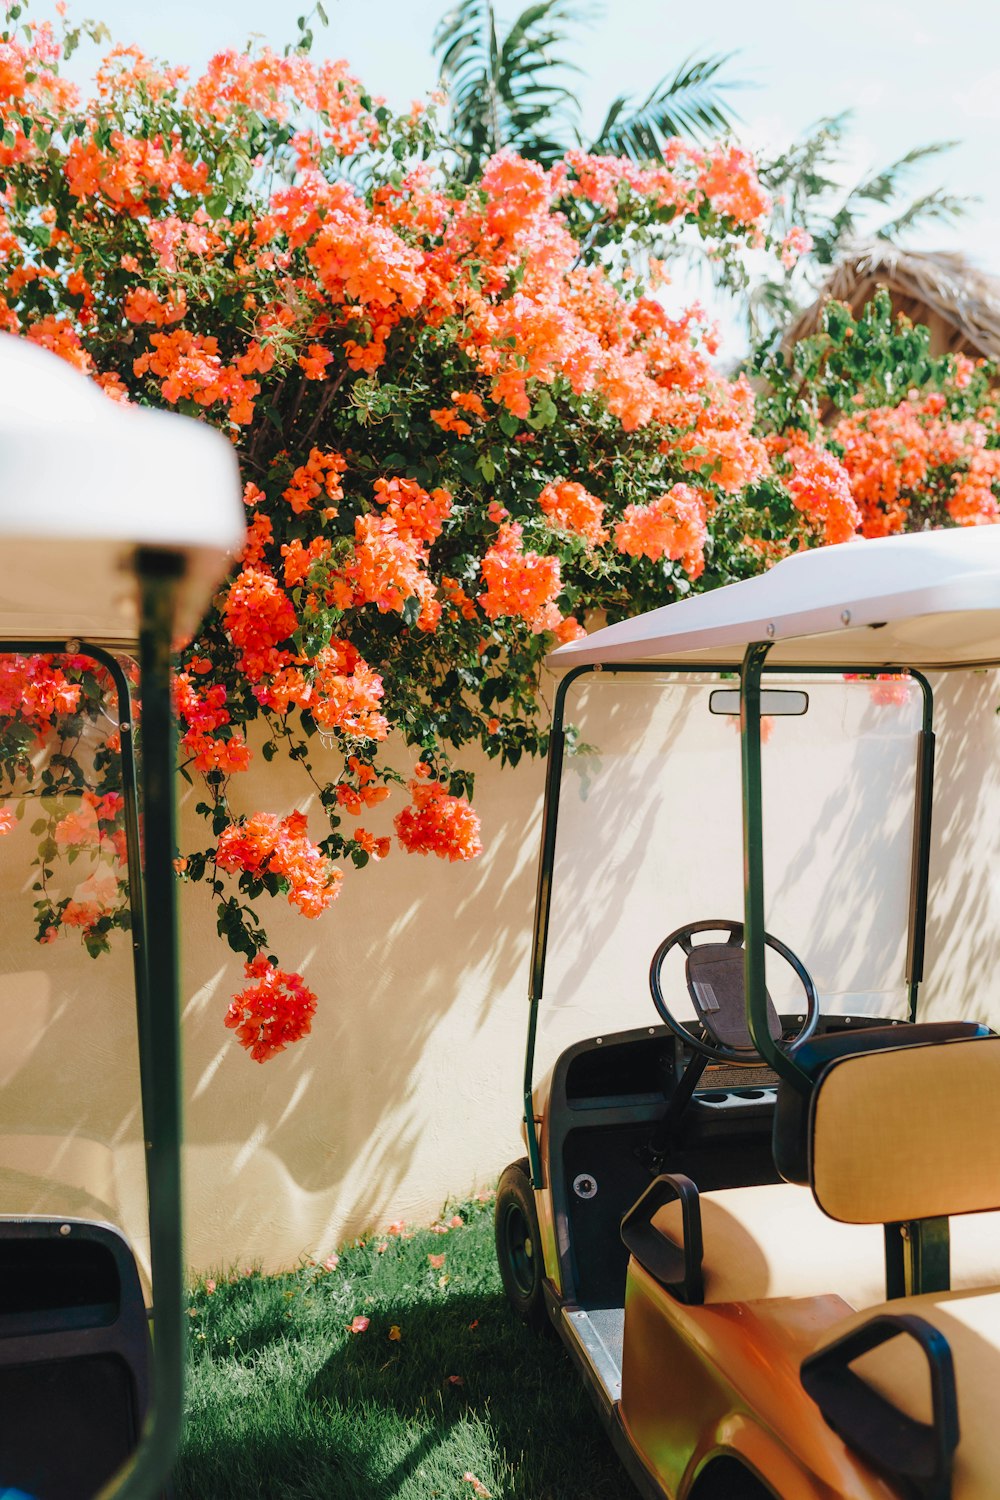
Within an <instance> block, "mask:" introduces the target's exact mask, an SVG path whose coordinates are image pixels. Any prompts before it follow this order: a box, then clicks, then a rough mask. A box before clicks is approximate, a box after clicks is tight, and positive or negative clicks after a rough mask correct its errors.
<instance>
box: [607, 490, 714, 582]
mask: <svg viewBox="0 0 1000 1500" xmlns="http://www.w3.org/2000/svg"><path fill="white" fill-rule="evenodd" d="M706 535H707V527H706V524H705V502H704V500H703V499H702V496H701V495H700V494H699V492H698V491H697V490H695V489H692V488H691V486H690V485H689V484H675V485H674V486H673V487H672V489H669V490H668V491H667V492H666V494H663V495H661V496H660V497H659V499H657V500H653V501H652V502H651V503H650V504H649V505H626V507H625V516H624V519H623V520H622V521H619V522H618V524H617V525H616V526H615V546H616V547H617V548H618V550H619V552H626V553H628V554H629V556H631V557H648V558H649V560H650V561H651V562H659V561H660V559H661V558H663V557H669V558H670V559H671V560H672V561H674V562H680V563H682V564H683V567H684V569H685V571H686V572H687V573H689V574H690V575H691V577H692V578H697V577H698V576H699V575H700V574H701V573H702V571H703V570H704V567H705V558H704V546H705V538H706Z"/></svg>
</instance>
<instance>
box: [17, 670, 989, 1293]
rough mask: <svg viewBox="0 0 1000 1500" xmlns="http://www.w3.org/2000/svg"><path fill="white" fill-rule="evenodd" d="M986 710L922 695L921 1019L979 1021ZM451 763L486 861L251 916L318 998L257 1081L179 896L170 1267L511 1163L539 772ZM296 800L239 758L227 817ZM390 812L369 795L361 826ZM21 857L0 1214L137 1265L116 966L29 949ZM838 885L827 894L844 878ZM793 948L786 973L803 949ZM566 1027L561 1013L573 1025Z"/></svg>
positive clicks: (230, 973) (134, 1172)
mask: <svg viewBox="0 0 1000 1500" xmlns="http://www.w3.org/2000/svg"><path fill="white" fill-rule="evenodd" d="M998 703H1000V681H998V680H997V678H996V676H995V675H993V674H991V675H990V676H979V677H975V678H972V679H968V680H967V681H966V682H965V683H964V684H961V685H959V684H957V683H944V684H943V685H942V686H941V688H940V690H939V723H940V739H939V776H938V800H937V813H936V819H935V845H934V856H933V869H932V873H933V878H934V886H935V896H934V901H933V906H932V913H931V922H930V933H929V937H930V951H929V964H928V983H927V986H926V996H925V1005H926V1008H927V1011H928V1013H930V1014H935V1015H937V1014H955V1013H958V1014H968V1015H975V1016H978V1017H983V1018H986V1019H989V1020H992V1021H993V1022H994V1023H995V1024H997V1023H1000V993H998V986H997V983H996V980H995V978H994V976H995V974H996V972H997V970H998V960H1000V816H998V814H1000V756H998V755H997V750H998V741H1000V723H998V720H997V716H996V713H995V707H996V705H997V704H998ZM476 769H477V772H478V779H477V789H476V805H477V807H478V809H479V812H480V814H481V817H482V821H483V836H484V843H485V845H486V852H485V854H484V856H483V857H482V859H481V860H480V861H478V862H477V863H476V864H475V865H473V866H463V865H457V864H456V865H450V864H447V863H444V862H442V861H439V860H436V859H432V858H427V859H420V858H418V857H404V856H403V855H402V854H401V853H399V852H398V851H394V852H393V854H392V856H391V857H390V858H389V859H388V860H387V861H385V863H384V864H381V865H379V866H376V867H369V868H368V869H367V870H366V871H364V872H360V873H357V874H352V873H351V872H348V874H347V876H346V878H345V881H344V888H343V893H342V895H341V897H340V899H339V901H338V902H337V903H336V904H335V906H334V907H333V908H332V910H331V912H330V913H328V914H327V915H326V916H325V917H323V918H321V919H319V921H317V922H312V923H311V922H307V921H305V920H304V919H302V918H301V917H299V916H298V914H297V913H295V912H294V911H293V910H292V909H290V908H287V907H285V906H284V903H270V907H271V910H269V911H268V912H267V914H266V915H267V918H268V926H269V929H270V932H271V937H272V942H273V946H274V949H275V951H276V952H277V953H279V954H280V956H281V959H282V962H283V963H285V964H286V965H288V966H289V967H294V968H299V969H301V970H302V971H303V972H304V973H305V974H306V975H307V978H308V980H309V982H310V984H311V985H312V987H313V988H314V989H315V990H316V992H317V994H318V995H319V997H320V1004H319V1010H318V1013H317V1016H316V1020H315V1024H314V1030H313V1034H312V1036H311V1037H310V1038H308V1039H307V1040H306V1041H305V1042H303V1043H302V1044H300V1045H298V1046H296V1047H293V1048H291V1049H289V1050H288V1051H287V1052H286V1053H285V1054H283V1055H281V1056H279V1057H277V1058H275V1059H274V1060H272V1061H271V1062H269V1063H267V1064H265V1065H263V1066H258V1065H257V1064H255V1063H253V1062H252V1061H251V1060H250V1059H249V1058H248V1057H247V1055H246V1054H245V1053H244V1052H243V1051H242V1049H241V1048H239V1047H238V1046H237V1045H236V1044H235V1042H234V1040H233V1038H232V1035H231V1033H229V1032H228V1031H226V1030H225V1029H224V1028H223V1026H222V1024H221V1021H222V1016H223V1014H224V1012H225V1008H226V1005H227V1003H228V998H229V996H230V994H231V993H232V992H233V990H234V989H235V988H236V987H237V986H238V985H239V982H240V979H241V974H242V970H241V965H240V962H239V961H238V960H236V959H235V958H232V957H228V956H227V954H226V953H225V952H224V950H223V949H222V948H221V947H220V945H219V942H218V940H217V938H216V936H215V930H214V921H213V915H212V910H211V902H210V900H209V898H208V895H207V892H206V891H205V890H204V889H203V888H199V887H191V888H186V889H185V891H184V894H183V944H184V974H185V1001H184V1045H185V1063H186V1098H187V1127H186V1129H187V1145H186V1147H185V1188H186V1229H187V1246H188V1258H189V1261H190V1263H191V1265H192V1266H193V1267H195V1268H197V1269H199V1270H207V1269H208V1268H210V1267H216V1266H225V1265H228V1264H230V1263H232V1262H237V1263H239V1264H246V1263H249V1262H251V1261H261V1262H263V1263H264V1264H265V1265H266V1266H269V1267H277V1266H281V1265H287V1264H289V1263H294V1262H295V1261H296V1259H297V1258H298V1257H299V1256H300V1255H302V1254H309V1253H319V1254H325V1253H328V1252H329V1250H330V1249H332V1248H333V1246H334V1245H335V1244H336V1243H337V1242H338V1241H340V1240H342V1239H344V1238H346V1237H351V1236H353V1235H355V1234H357V1233H359V1232H361V1231H362V1230H364V1229H367V1228H370V1227H374V1226H377V1225H379V1224H385V1223H387V1222H388V1221H390V1220H393V1219H400V1218H402V1219H413V1220H421V1219H424V1220H426V1219H429V1218H430V1217H432V1216H433V1215H434V1214H435V1213H436V1212H437V1210H438V1208H439V1207H440V1205H441V1202H442V1200H443V1199H444V1198H445V1197H446V1196H447V1195H448V1194H461V1193H464V1192H466V1191H467V1190H469V1189H471V1188H474V1187H476V1186H481V1185H484V1184H488V1183H490V1182H491V1180H492V1179H493V1178H494V1177H495V1175H496V1174H497V1172H498V1171H499V1170H500V1169H501V1168H502V1167H503V1165H504V1164H505V1163H506V1162H507V1161H509V1160H511V1159H512V1158H513V1157H516V1156H518V1155H520V1154H521V1153H522V1147H521V1145H520V1139H519V1130H518V1116H519V1107H520V1106H519V1101H520V1082H521V1069H522V1061H523V1046H524V1030H525V1023H526V1010H527V1007H526V991H527V959H528V948H529V938H530V927H531V913H532V905H533V899H534V881H535V850H536V845H537V833H538V817H539V812H540V801H541V787H542V767H541V766H540V765H533V764H528V765H522V766H520V767H518V768H517V769H514V770H510V769H508V770H505V771H499V770H498V769H497V768H496V767H495V766H493V765H491V764H489V763H486V762H485V761H483V762H482V763H480V764H478V765H477V766H476ZM265 777H266V780H265ZM254 778H256V780H255V779H254ZM265 787H266V790H265ZM300 793H301V783H300V782H299V781H298V780H297V779H296V778H295V777H293V776H292V775H291V774H290V772H289V769H288V768H286V769H284V770H281V769H279V768H278V766H277V763H275V765H273V766H272V767H270V768H264V767H263V764H262V763H261V764H260V765H259V766H258V767H257V768H256V769H255V770H253V771H252V772H251V773H250V777H249V779H248V782H247V784H246V786H245V788H244V789H243V791H242V792H241V796H242V797H243V799H244V800H245V802H246V805H247V806H248V807H249V806H252V805H266V806H269V807H271V808H275V809H278V810H283V809H284V808H286V807H289V806H291V805H293V803H294V802H295V800H296V797H297V795H298V794H300ZM192 800H193V799H192V798H191V797H190V796H187V797H186V798H185V805H184V807H183V809H182V819H183V827H184V834H185V837H186V838H187V837H189V836H190V839H191V841H192V842H193V843H194V844H197V843H200V842H202V841H203V840H204V832H203V827H204V825H201V824H200V821H199V820H197V819H196V818H195V817H194V814H193V812H192V810H191V807H190V805H189V804H190V803H191V801H192ZM391 811H392V801H390V803H389V804H388V806H387V808H386V809H385V816H386V819H388V817H389V816H390V814H391ZM366 821H368V820H366ZM371 821H372V822H373V823H374V820H371ZM30 847H31V841H30V838H28V836H27V834H26V832H23V831H21V830H18V831H17V832H16V833H14V834H13V835H10V836H9V837H8V840H7V841H6V843H5V845H4V846H3V851H2V852H3V853H4V854H5V855H7V856H8V858H7V859H6V861H5V863H4V864H3V867H2V872H0V895H2V898H3V899H2V901H0V939H2V955H3V960H2V968H3V973H2V974H0V1028H2V1031H0V1034H2V1036H3V1038H4V1042H3V1047H2V1048H0V1085H2V1091H0V1211H3V1212H17V1211H39V1212H56V1213H60V1212H61V1213H70V1212H82V1213H95V1214H100V1215H102V1216H105V1217H113V1218H115V1217H116V1218H117V1219H118V1220H119V1222H122V1223H123V1224H124V1226H125V1228H126V1230H127V1232H129V1233H130V1235H131V1236H132V1237H133V1239H134V1240H135V1242H136V1244H137V1246H138V1248H139V1249H140V1252H141V1250H142V1248H143V1228H144V1222H143V1219H144V1216H143V1189H142V1165H141V1164H142V1148H141V1138H140V1134H139V1121H138V1112H137V1108H136V1092H135V1090H136V1073H135V1060H134V1049H133V1047H132V1044H131V1014H130V999H129V996H130V985H129V982H128V954H127V950H126V949H125V947H124V946H123V945H120V951H119V952H118V953H116V954H115V955H113V956H112V957H111V958H105V959H102V960H100V961H98V962H96V963H91V962H90V961H84V962H81V959H80V956H79V954H78V953H77V952H76V951H75V947H74V946H73V945H71V944H69V943H68V942H66V940H65V939H61V940H60V941H59V942H58V943H55V944H52V945H50V946H48V947H46V948H43V949H39V948H38V947H37V946H36V945H35V944H34V943H33V942H32V941H31V934H30V901H31V899H32V895H31V892H30V889H29V886H30V880H28V881H25V879H24V868H25V864H24V863H23V862H21V863H19V860H20V861H25V859H26V856H27V855H28V853H29V852H30ZM840 878H841V880H842V882H843V881H846V885H845V886H844V887H843V889H845V890H849V889H850V870H849V867H848V868H845V870H842V871H841V872H840ZM864 880H865V882H866V888H868V889H870V890H871V891H873V892H875V893H877V890H878V885H879V876H878V872H877V871H873V870H872V869H871V868H866V869H865V871H864ZM875 938H876V940H877V933H876V934H875ZM803 957H804V958H805V959H806V961H807V962H808V960H809V954H808V952H805V951H804V952H803ZM567 1026H568V1027H569V1028H570V1029H572V1017H568V1018H567ZM586 1031H587V1025H586V1023H584V1024H582V1025H581V1026H580V1027H579V1034H585V1033H586ZM552 1046H554V1039H553V1038H552V1037H549V1038H548V1039H547V1040H544V1041H543V1054H544V1050H545V1049H546V1048H551V1047H552ZM540 1061H541V1062H542V1064H543V1065H544V1061H545V1057H544V1055H543V1057H542V1058H541V1059H540Z"/></svg>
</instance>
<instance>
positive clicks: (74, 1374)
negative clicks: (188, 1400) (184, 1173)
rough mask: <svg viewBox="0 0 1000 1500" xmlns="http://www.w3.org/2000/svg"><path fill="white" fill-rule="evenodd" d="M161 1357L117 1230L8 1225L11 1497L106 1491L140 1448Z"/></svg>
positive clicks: (5, 1466) (0, 1223) (6, 1406)
mask: <svg viewBox="0 0 1000 1500" xmlns="http://www.w3.org/2000/svg"><path fill="white" fill-rule="evenodd" d="M150 1353H151V1351H150V1338H149V1326H148V1322H147V1317H146V1306H145V1302H144V1300H143V1295H142V1288H141V1285H140V1282H139V1276H138V1272H137V1269H136V1263H135V1260H134V1258H133V1255H132V1252H131V1250H130V1249H129V1246H128V1244H127V1243H126V1241H125V1239H124V1237H123V1236H122V1235H121V1234H120V1233H119V1232H118V1230H117V1229H114V1228H113V1227H112V1226H111V1225H110V1224H98V1223H95V1222H93V1221H91V1220H86V1219H58V1218H32V1219H27V1218H26V1219H16V1218H6V1217H4V1218H0V1409H2V1411H3V1421H2V1423H0V1492H6V1491H7V1489H8V1488H10V1489H12V1490H16V1491H17V1492H19V1493H20V1492H24V1493H25V1494H27V1495H39V1496H43V1497H45V1500H76V1497H82V1496H85V1495H93V1494H96V1493H97V1491H98V1490H100V1489H101V1487H102V1486H103V1485H104V1484H106V1483H107V1481H108V1480H109V1479H110V1478H111V1477H112V1475H113V1474H114V1473H115V1472H116V1471H117V1470H118V1469H119V1467H120V1466H121V1465H122V1464H123V1463H124V1462H125V1460H126V1459H127V1458H128V1457H129V1455H130V1454H131V1453H133V1452H134V1451H135V1448H136V1446H137V1444H138V1441H139V1433H140V1430H141V1428H142V1423H143V1419H144V1417H145V1415H146V1411H147V1408H148V1406H149V1397H150V1363H151V1358H150Z"/></svg>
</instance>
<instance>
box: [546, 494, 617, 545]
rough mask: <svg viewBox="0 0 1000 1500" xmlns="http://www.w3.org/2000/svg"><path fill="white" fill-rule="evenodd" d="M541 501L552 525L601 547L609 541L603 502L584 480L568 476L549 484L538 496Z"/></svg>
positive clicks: (588, 543)
mask: <svg viewBox="0 0 1000 1500" xmlns="http://www.w3.org/2000/svg"><path fill="white" fill-rule="evenodd" d="M538 504H539V507H540V508H541V510H542V511H543V513H544V514H545V516H546V517H547V518H548V521H549V523H550V525H552V526H556V527H558V528H559V529H560V530H561V531H571V532H573V533H574V535H576V536H579V537H582V538H583V540H584V541H585V542H586V543H587V546H588V547H589V548H591V549H593V548H594V547H599V546H600V545H601V543H602V542H606V541H607V539H608V533H607V531H605V529H604V527H603V526H602V525H601V522H602V520H603V518H604V505H603V502H602V501H600V500H598V498H597V496H596V495H592V494H591V493H590V492H589V490H585V489H584V487H583V485H582V484H576V483H574V482H573V481H572V480H568V479H567V480H562V481H561V482H559V483H557V484H547V485H546V486H545V488H544V489H543V490H542V493H541V494H540V495H539V497H538Z"/></svg>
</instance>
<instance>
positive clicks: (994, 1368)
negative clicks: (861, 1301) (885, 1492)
mask: <svg viewBox="0 0 1000 1500" xmlns="http://www.w3.org/2000/svg"><path fill="white" fill-rule="evenodd" d="M901 1335H902V1336H901ZM907 1335H908V1336H907ZM802 1383H803V1385H804V1386H805V1388H806V1390H807V1392H808V1393H809V1394H810V1395H811V1396H812V1397H813V1399H814V1400H815V1401H816V1403H817V1405H818V1406H819V1408H820V1411H821V1412H822V1413H823V1416H824V1417H825V1419H826V1421H827V1423H828V1425H829V1426H831V1427H832V1428H833V1429H834V1431H835V1432H837V1433H839V1435H840V1436H841V1437H843V1438H844V1440H845V1441H846V1442H847V1444H848V1445H849V1446H850V1447H852V1448H853V1449H854V1450H855V1451H856V1452H858V1453H860V1454H861V1456H863V1457H865V1458H867V1459H868V1460H869V1462H870V1463H872V1465H873V1466H874V1467H875V1468H877V1469H881V1470H882V1471H883V1472H884V1473H886V1474H887V1475H888V1476H889V1477H890V1478H892V1479H896V1480H898V1479H900V1478H902V1479H904V1480H907V1481H909V1483H910V1484H911V1485H913V1487H914V1490H915V1492H916V1493H917V1494H918V1495H919V1494H921V1493H924V1494H932V1495H937V1494H945V1495H949V1496H950V1500H992V1497H993V1496H994V1495H995V1494H996V1424H997V1408H996V1392H997V1386H998V1384H1000V1293H997V1292H952V1293H947V1294H942V1293H940V1292H932V1293H929V1294H927V1295H925V1296H922V1297H902V1298H897V1299H895V1300H894V1301H892V1302H887V1303H884V1304H883V1305H881V1306H879V1307H874V1308H871V1309H870V1310H869V1311H868V1312H866V1313H864V1314H860V1315H858V1316H855V1317H852V1318H850V1319H847V1320H846V1321H845V1322H844V1323H841V1324H839V1325H837V1326H836V1327H834V1328H833V1329H827V1330H826V1332H825V1333H824V1335H823V1337H822V1338H821V1340H820V1341H819V1343H818V1346H817V1349H816V1350H815V1352H814V1353H813V1354H811V1355H810V1356H809V1357H808V1358H807V1359H805V1360H804V1361H803V1364H802ZM921 1480H923V1481H925V1483H926V1482H928V1481H929V1483H928V1484H927V1487H926V1488H924V1489H922V1488H921V1486H920V1483H919V1481H921Z"/></svg>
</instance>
